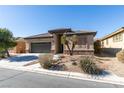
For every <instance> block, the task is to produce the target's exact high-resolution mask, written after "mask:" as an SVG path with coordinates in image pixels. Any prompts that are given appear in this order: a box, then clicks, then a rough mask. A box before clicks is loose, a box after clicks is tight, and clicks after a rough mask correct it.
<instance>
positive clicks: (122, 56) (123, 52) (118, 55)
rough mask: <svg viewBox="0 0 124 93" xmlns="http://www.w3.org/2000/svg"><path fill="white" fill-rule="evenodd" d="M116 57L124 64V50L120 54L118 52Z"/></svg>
mask: <svg viewBox="0 0 124 93" xmlns="http://www.w3.org/2000/svg"><path fill="white" fill-rule="evenodd" d="M116 57H117V59H118V60H119V61H121V62H123V63H124V50H121V51H120V52H118V53H117V54H116Z"/></svg>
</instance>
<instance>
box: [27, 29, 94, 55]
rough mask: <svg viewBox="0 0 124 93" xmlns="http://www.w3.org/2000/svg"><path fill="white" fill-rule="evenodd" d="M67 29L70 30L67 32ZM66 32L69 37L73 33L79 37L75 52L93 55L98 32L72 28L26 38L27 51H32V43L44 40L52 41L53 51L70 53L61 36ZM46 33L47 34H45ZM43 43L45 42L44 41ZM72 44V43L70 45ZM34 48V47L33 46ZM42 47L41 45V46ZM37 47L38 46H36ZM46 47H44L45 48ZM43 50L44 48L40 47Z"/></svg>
mask: <svg viewBox="0 0 124 93" xmlns="http://www.w3.org/2000/svg"><path fill="white" fill-rule="evenodd" d="M66 31H68V32H70V33H67V32H66ZM65 32H66V34H67V37H70V36H72V35H76V36H77V38H78V42H77V44H76V46H75V48H74V54H84V55H85V54H88V55H90V54H91V55H92V54H94V47H93V43H94V41H93V40H94V36H95V34H96V32H86V31H82V32H81V31H80V32H74V31H72V30H71V29H64V30H63V29H62V30H61V29H60V30H57V31H56V30H53V31H51V32H49V34H41V35H40V36H37V35H36V36H33V37H28V38H25V39H26V51H27V52H31V51H32V49H31V48H32V47H31V46H32V43H42V42H50V48H51V49H50V48H49V49H50V51H51V53H54V54H56V53H66V54H68V53H69V50H68V48H67V46H66V45H64V44H62V43H61V36H62V35H63V34H64V33H65ZM44 35H45V36H44ZM42 44H43V43H42ZM69 46H70V45H69ZM70 47H71V46H70ZM33 48H34V47H33ZM40 48H41V46H40ZM35 49H36V48H35ZM43 49H44V48H43ZM40 50H42V49H40Z"/></svg>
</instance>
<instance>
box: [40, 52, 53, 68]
mask: <svg viewBox="0 0 124 93" xmlns="http://www.w3.org/2000/svg"><path fill="white" fill-rule="evenodd" d="M39 63H40V65H41V66H42V67H43V68H45V69H49V68H50V67H51V66H52V55H49V54H46V55H40V56H39Z"/></svg>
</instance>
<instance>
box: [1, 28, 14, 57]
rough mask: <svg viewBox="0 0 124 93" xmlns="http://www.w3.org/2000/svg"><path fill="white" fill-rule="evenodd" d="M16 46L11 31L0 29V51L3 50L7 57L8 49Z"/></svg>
mask: <svg viewBox="0 0 124 93" xmlns="http://www.w3.org/2000/svg"><path fill="white" fill-rule="evenodd" d="M14 46H16V41H15V38H14V37H13V34H12V32H11V31H9V30H8V29H6V28H0V50H4V51H6V53H7V56H8V57H9V56H10V55H9V52H8V49H9V48H12V47H14Z"/></svg>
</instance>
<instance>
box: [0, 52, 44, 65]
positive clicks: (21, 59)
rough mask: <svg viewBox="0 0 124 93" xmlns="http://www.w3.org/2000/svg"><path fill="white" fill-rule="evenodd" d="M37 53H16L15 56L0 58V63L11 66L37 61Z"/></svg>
mask: <svg viewBox="0 0 124 93" xmlns="http://www.w3.org/2000/svg"><path fill="white" fill-rule="evenodd" d="M39 55H44V54H39V53H26V54H17V55H16V56H12V57H9V58H7V59H2V60H0V65H9V66H10V65H11V66H23V65H25V64H27V63H30V62H33V61H37V60H38V57H39Z"/></svg>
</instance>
